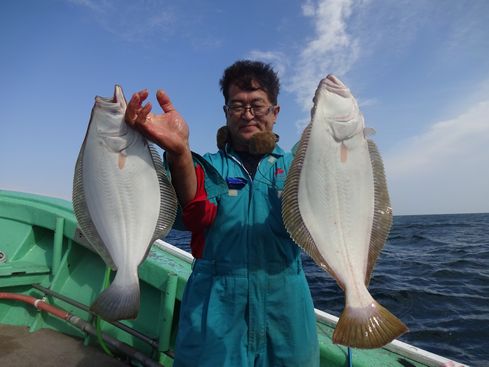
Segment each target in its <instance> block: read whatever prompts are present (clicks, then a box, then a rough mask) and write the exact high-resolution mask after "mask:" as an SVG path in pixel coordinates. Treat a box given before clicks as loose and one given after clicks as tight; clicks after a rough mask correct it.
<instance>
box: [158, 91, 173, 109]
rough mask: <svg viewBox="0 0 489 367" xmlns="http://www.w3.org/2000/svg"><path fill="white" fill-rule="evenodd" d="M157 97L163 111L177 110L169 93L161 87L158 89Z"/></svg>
mask: <svg viewBox="0 0 489 367" xmlns="http://www.w3.org/2000/svg"><path fill="white" fill-rule="evenodd" d="M156 99H157V100H158V103H159V104H160V106H161V108H162V109H163V111H165V112H171V111H174V110H175V107H173V104H172V103H171V101H170V97H168V95H167V94H166V93H165V92H164V91H162V90H161V89H158V91H157V92H156Z"/></svg>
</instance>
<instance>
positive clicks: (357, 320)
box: [333, 301, 408, 349]
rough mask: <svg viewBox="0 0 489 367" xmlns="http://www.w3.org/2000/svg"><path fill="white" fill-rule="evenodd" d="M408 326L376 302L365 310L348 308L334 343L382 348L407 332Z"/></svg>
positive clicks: (343, 315) (335, 335)
mask: <svg viewBox="0 0 489 367" xmlns="http://www.w3.org/2000/svg"><path fill="white" fill-rule="evenodd" d="M407 330H408V329H407V327H406V325H404V323H403V322H402V321H401V320H399V319H398V318H397V317H396V316H394V315H393V314H392V313H390V312H389V311H388V310H387V309H386V308H384V307H382V306H381V305H380V304H379V303H377V302H376V301H373V303H372V304H371V305H369V306H368V307H364V308H355V307H350V306H347V307H345V309H344V310H343V312H342V313H341V315H340V319H339V320H338V324H337V325H336V329H335V331H334V333H333V343H336V344H342V345H346V346H349V347H354V348H365V349H371V348H380V347H383V346H384V345H386V344H388V343H390V342H391V341H392V340H394V339H395V338H397V337H399V336H400V335H401V334H403V333H405V332H406V331H407Z"/></svg>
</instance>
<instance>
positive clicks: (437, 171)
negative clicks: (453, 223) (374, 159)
mask: <svg viewBox="0 0 489 367" xmlns="http://www.w3.org/2000/svg"><path fill="white" fill-rule="evenodd" d="M385 167H386V174H387V177H388V181H389V187H390V192H391V197H392V203H393V207H394V210H395V208H396V207H399V208H403V210H404V211H405V212H406V213H412V214H419V213H435V212H437V213H443V212H454V211H464V212H480V211H488V210H489V100H483V101H480V102H478V103H475V104H473V105H472V106H471V107H469V108H467V109H466V111H464V112H463V113H461V114H460V115H458V116H456V117H454V118H452V119H449V120H446V121H440V122H437V123H434V124H433V125H432V126H431V127H430V128H429V129H428V130H427V131H426V132H424V133H423V134H421V135H418V136H415V137H412V138H410V139H408V140H406V141H404V142H402V143H401V144H400V146H399V148H398V149H396V150H395V151H393V152H391V153H390V154H388V155H386V156H385Z"/></svg>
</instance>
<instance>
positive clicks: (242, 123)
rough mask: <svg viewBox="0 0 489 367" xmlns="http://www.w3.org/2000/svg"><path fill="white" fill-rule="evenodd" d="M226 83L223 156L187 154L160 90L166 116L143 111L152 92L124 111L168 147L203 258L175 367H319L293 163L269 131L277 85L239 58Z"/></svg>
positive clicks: (190, 288) (180, 126) (178, 123)
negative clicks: (285, 217) (298, 233)
mask: <svg viewBox="0 0 489 367" xmlns="http://www.w3.org/2000/svg"><path fill="white" fill-rule="evenodd" d="M220 85H221V89H222V92H223V95H224V100H225V106H224V113H225V116H226V128H225V129H224V130H221V133H222V132H224V133H225V134H221V138H220V140H219V143H218V145H219V147H220V149H219V151H218V152H217V153H214V154H206V155H205V156H204V157H200V156H198V155H197V154H195V153H192V152H191V150H190V147H189V143H188V137H189V130H188V126H187V124H186V123H185V121H184V119H183V118H182V116H181V115H180V114H179V113H178V112H177V111H176V110H175V108H174V107H173V105H172V103H171V101H170V99H169V98H168V96H167V95H166V94H165V93H164V92H162V91H158V92H157V95H156V96H157V99H158V102H159V104H160V105H161V107H162V109H163V111H164V113H162V114H160V115H155V114H152V113H150V111H151V104H149V103H148V104H146V105H145V106H143V104H142V103H143V101H144V100H145V98H147V96H148V92H147V91H141V92H138V93H136V94H134V95H133V97H132V99H131V101H130V102H129V104H128V108H127V112H126V121H127V122H128V123H129V124H130V125H132V126H134V127H135V128H137V129H139V130H140V131H141V132H142V133H143V134H145V135H146V136H147V137H148V138H149V139H150V140H152V141H154V142H155V143H157V144H158V145H159V146H160V147H162V148H163V149H165V151H166V162H167V164H168V165H169V168H170V172H171V176H172V182H173V185H174V187H175V190H176V192H177V196H178V198H179V202H180V205H181V208H182V213H183V215H182V219H183V222H184V223H185V225H186V228H187V229H188V230H190V231H191V232H192V240H191V248H192V253H193V255H194V256H195V257H196V259H197V260H196V261H195V264H194V267H193V272H192V275H191V276H190V278H189V281H188V283H187V287H186V289H185V294H184V297H183V301H182V306H181V311H180V312H181V317H180V323H179V331H178V336H177V343H176V357H175V363H174V366H177V367H178V366H189V367H195V366H212V367H215V366H232V367H234V366H297V367H299V366H300V367H304V366H318V365H319V349H318V341H317V333H316V324H315V316H314V308H313V304H312V300H311V295H310V292H309V287H308V285H307V282H306V279H305V276H304V272H303V270H302V265H301V261H300V250H299V247H298V246H297V245H295V244H294V243H293V242H292V240H291V239H290V237H289V235H288V233H287V231H286V230H285V227H284V224H283V222H282V216H281V201H280V195H281V192H282V190H283V187H284V183H285V177H286V174H287V172H288V169H289V167H290V164H291V161H292V158H293V157H292V154H291V153H286V152H284V151H283V150H282V149H281V148H280V147H279V146H278V145H276V144H275V135H274V134H273V125H274V124H275V122H276V120H277V117H278V114H279V111H280V107H279V105H278V104H277V96H278V93H279V80H278V78H277V75H276V73H275V72H274V71H273V69H272V68H271V67H270V66H269V65H267V64H263V63H261V62H256V61H238V62H236V63H234V64H233V65H231V66H230V67H228V68H227V69H226V70H225V72H224V75H223V77H222V79H221V81H220ZM270 136H271V137H272V139H270ZM270 141H271V143H270ZM261 142H265V143H264V144H260V143H261Z"/></svg>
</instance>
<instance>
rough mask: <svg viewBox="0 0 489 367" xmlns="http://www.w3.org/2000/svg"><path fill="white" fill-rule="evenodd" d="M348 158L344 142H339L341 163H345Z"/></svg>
mask: <svg viewBox="0 0 489 367" xmlns="http://www.w3.org/2000/svg"><path fill="white" fill-rule="evenodd" d="M347 160H348V148H347V147H346V145H345V143H344V142H341V145H340V161H341V163H345V162H346V161H347Z"/></svg>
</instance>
